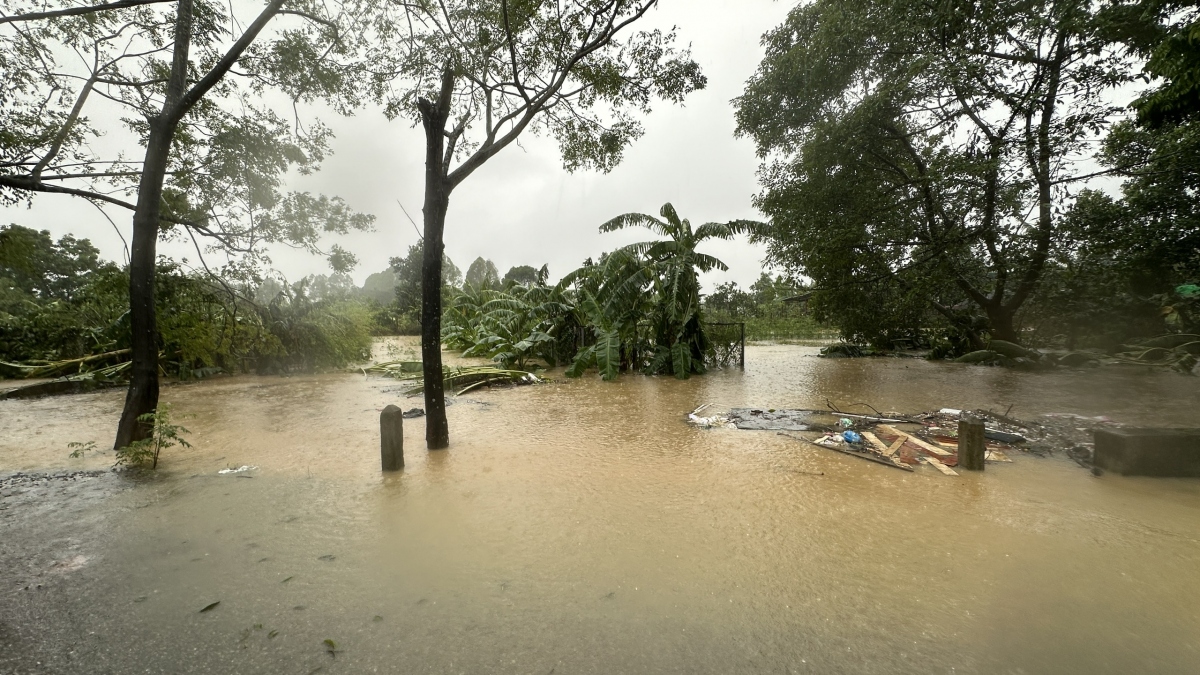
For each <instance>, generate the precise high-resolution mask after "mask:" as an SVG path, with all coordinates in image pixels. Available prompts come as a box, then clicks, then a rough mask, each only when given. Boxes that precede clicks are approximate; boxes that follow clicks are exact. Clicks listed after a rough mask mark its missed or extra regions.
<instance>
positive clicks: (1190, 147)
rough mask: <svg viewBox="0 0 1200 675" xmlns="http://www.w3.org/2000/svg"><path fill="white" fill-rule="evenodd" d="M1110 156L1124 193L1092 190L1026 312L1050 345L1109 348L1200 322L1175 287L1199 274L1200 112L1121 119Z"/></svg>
mask: <svg viewBox="0 0 1200 675" xmlns="http://www.w3.org/2000/svg"><path fill="white" fill-rule="evenodd" d="M1104 158H1105V161H1106V163H1108V164H1109V165H1110V166H1113V167H1114V168H1116V169H1118V170H1119V171H1120V172H1121V173H1122V174H1124V175H1125V176H1126V180H1125V181H1124V183H1123V184H1122V187H1121V195H1120V197H1119V198H1113V197H1110V196H1109V195H1106V194H1104V193H1101V192H1097V191H1090V190H1085V191H1084V192H1082V193H1081V194H1080V195H1079V197H1078V199H1077V200H1076V201H1075V204H1074V206H1073V207H1072V208H1071V210H1070V211H1069V212H1068V214H1067V218H1066V220H1065V222H1066V227H1065V228H1064V237H1063V238H1062V240H1061V243H1060V244H1059V246H1058V250H1057V255H1056V256H1055V260H1054V265H1053V267H1052V269H1051V270H1050V273H1049V276H1048V278H1047V283H1046V284H1044V285H1043V287H1042V289H1041V290H1040V292H1039V293H1038V295H1037V296H1036V297H1035V298H1034V300H1033V303H1034V304H1033V306H1032V307H1031V308H1030V311H1029V312H1028V315H1027V317H1026V321H1027V323H1028V324H1029V325H1030V326H1031V327H1032V328H1033V329H1034V331H1035V335H1036V336H1037V338H1038V339H1039V340H1040V341H1041V342H1043V343H1044V344H1049V345H1059V344H1061V345H1064V346H1067V347H1070V348H1076V347H1097V348H1101V349H1106V350H1108V349H1115V348H1117V347H1119V346H1120V345H1122V344H1124V343H1126V342H1128V341H1129V340H1132V339H1137V338H1146V337H1152V336H1155V335H1159V334H1161V333H1163V332H1167V331H1171V332H1187V331H1190V330H1195V329H1196V327H1195V326H1193V325H1191V324H1189V322H1188V320H1187V318H1186V317H1187V316H1189V313H1188V312H1189V310H1188V302H1189V300H1188V299H1187V298H1184V297H1182V296H1180V295H1178V293H1177V292H1176V288H1177V287H1180V286H1183V285H1185V284H1188V283H1194V282H1195V281H1196V280H1198V279H1200V120H1194V121H1190V122H1186V123H1182V124H1163V125H1161V126H1158V127H1156V128H1149V127H1143V126H1138V125H1134V124H1132V123H1122V124H1119V125H1117V126H1116V127H1114V129H1113V130H1112V132H1111V133H1110V134H1109V136H1108V138H1107V139H1106V140H1105V153H1104ZM1177 308H1178V309H1177Z"/></svg>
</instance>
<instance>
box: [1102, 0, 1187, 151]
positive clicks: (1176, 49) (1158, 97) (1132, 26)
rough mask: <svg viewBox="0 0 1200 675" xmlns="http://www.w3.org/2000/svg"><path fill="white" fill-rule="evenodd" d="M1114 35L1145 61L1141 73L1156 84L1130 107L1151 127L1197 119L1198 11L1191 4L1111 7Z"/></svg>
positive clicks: (1174, 1) (1146, 0) (1169, 1)
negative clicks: (1156, 83)
mask: <svg viewBox="0 0 1200 675" xmlns="http://www.w3.org/2000/svg"><path fill="white" fill-rule="evenodd" d="M1110 13H1111V15H1112V19H1113V29H1112V30H1113V33H1114V34H1115V35H1116V36H1117V37H1118V39H1121V40H1122V41H1124V42H1125V43H1126V44H1128V45H1129V46H1130V47H1131V48H1132V49H1133V50H1134V51H1136V52H1137V53H1138V54H1139V55H1140V56H1143V57H1145V58H1146V62H1145V64H1144V66H1143V71H1144V72H1145V74H1146V75H1148V76H1150V77H1153V78H1157V79H1159V81H1160V84H1159V85H1158V86H1157V87H1155V88H1153V89H1151V90H1149V91H1146V92H1144V93H1143V94H1142V95H1141V96H1140V97H1139V98H1138V99H1137V100H1136V101H1134V102H1133V108H1134V109H1135V110H1137V112H1138V119H1139V121H1140V122H1141V123H1143V124H1146V125H1147V126H1150V127H1158V126H1162V125H1164V124H1170V123H1179V122H1185V121H1187V120H1189V119H1190V120H1200V8H1197V7H1196V4H1195V3H1194V2H1180V1H1178V0H1139V1H1137V2H1128V3H1121V2H1117V3H1113V7H1112V9H1110Z"/></svg>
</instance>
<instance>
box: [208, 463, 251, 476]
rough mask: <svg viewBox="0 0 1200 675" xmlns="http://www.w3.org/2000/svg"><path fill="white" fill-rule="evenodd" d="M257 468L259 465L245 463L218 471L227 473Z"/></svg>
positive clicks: (243, 471)
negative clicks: (234, 467)
mask: <svg viewBox="0 0 1200 675" xmlns="http://www.w3.org/2000/svg"><path fill="white" fill-rule="evenodd" d="M257 468H258V467H257V466H247V465H245V464H243V465H241V466H239V467H238V468H236V469H221V470H220V471H218V472H217V473H221V474H226V473H245V472H246V471H253V470H255V469H257Z"/></svg>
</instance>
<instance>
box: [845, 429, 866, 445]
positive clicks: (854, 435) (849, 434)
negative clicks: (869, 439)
mask: <svg viewBox="0 0 1200 675" xmlns="http://www.w3.org/2000/svg"><path fill="white" fill-rule="evenodd" d="M842 440H844V441H846V442H847V443H862V436H859V435H858V432H857V431H849V430H847V431H843V432H842Z"/></svg>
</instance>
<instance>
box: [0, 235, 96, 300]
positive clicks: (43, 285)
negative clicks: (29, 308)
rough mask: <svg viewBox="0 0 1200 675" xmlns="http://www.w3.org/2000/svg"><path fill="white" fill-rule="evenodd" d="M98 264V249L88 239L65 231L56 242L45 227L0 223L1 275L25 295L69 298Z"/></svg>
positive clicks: (77, 290) (78, 289) (83, 284)
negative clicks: (3, 224) (1, 225)
mask: <svg viewBox="0 0 1200 675" xmlns="http://www.w3.org/2000/svg"><path fill="white" fill-rule="evenodd" d="M100 266H101V265H100V251H99V250H98V249H97V248H96V247H95V246H93V245H92V242H90V241H88V240H87V239H76V238H75V237H73V236H71V235H69V234H68V235H64V236H63V237H61V238H60V239H59V240H58V242H57V243H55V242H54V240H53V239H51V238H50V233H49V232H48V231H46V230H42V231H41V232H38V231H37V230H32V229H29V228H28V227H21V226H20V225H7V226H4V227H0V278H3V279H5V280H6V281H7V282H8V283H10V284H12V285H13V287H15V288H17V289H19V290H20V291H21V292H23V293H25V294H27V295H31V296H35V297H37V298H39V299H42V300H50V299H54V300H72V299H74V298H75V296H76V295H78V293H79V291H80V289H82V288H83V287H84V286H85V285H86V284H87V283H88V280H89V279H88V278H89V275H90V273H91V272H92V271H93V270H95V269H97V268H99V267H100Z"/></svg>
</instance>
